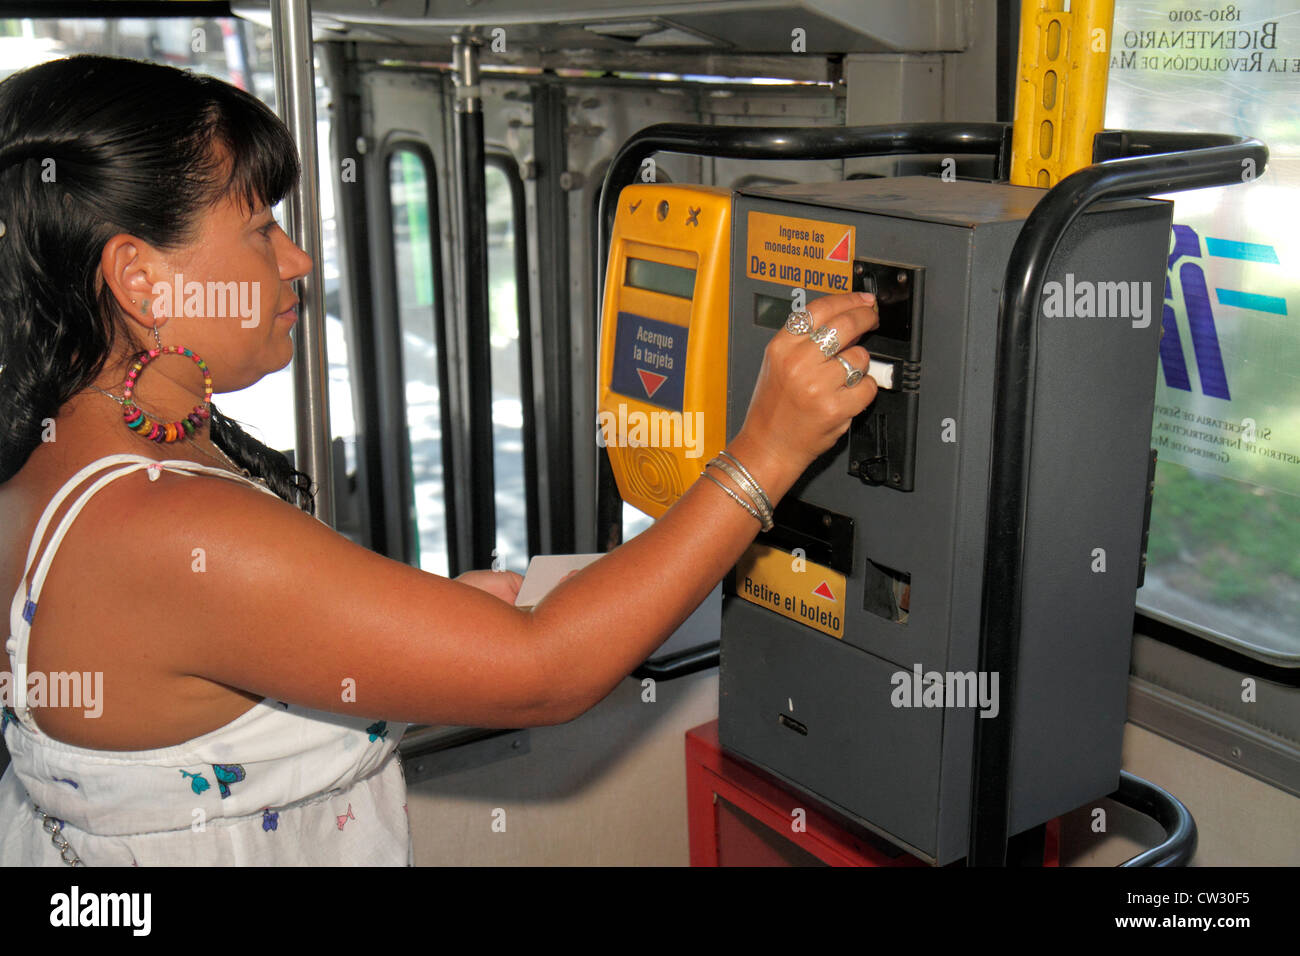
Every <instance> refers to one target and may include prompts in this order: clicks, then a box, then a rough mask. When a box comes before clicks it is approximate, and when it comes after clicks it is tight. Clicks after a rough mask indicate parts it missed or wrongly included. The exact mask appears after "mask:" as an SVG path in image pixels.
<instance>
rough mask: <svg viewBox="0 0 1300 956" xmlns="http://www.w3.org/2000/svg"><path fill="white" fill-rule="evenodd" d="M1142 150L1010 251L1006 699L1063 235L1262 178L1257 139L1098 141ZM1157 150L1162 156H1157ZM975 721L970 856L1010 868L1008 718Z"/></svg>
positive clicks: (1072, 191)
mask: <svg viewBox="0 0 1300 956" xmlns="http://www.w3.org/2000/svg"><path fill="white" fill-rule="evenodd" d="M1121 148H1131V149H1133V150H1135V151H1137V152H1139V153H1140V155H1138V156H1135V157H1130V158H1122V159H1109V160H1106V161H1104V162H1100V163H1094V164H1093V165H1091V166H1085V167H1084V168H1083V169H1080V170H1078V171H1076V172H1074V173H1071V174H1070V175H1069V176H1066V177H1065V178H1064V179H1063V180H1061V181H1060V182H1059V183H1058V184H1057V185H1056V186H1054V187H1052V189H1050V190H1049V191H1048V193H1047V195H1046V196H1044V197H1043V198H1042V200H1040V201H1039V203H1038V205H1036V206H1035V207H1034V209H1033V212H1031V213H1030V214H1029V217H1028V218H1027V219H1026V220H1025V224H1024V226H1023V227H1022V228H1021V230H1020V235H1019V236H1018V237H1017V239H1016V244H1015V246H1014V247H1012V250H1011V257H1010V259H1009V260H1008V262H1007V270H1006V275H1005V277H1004V280H1003V283H1002V294H1001V298H1000V301H999V303H998V346H997V362H996V365H995V379H994V400H993V421H994V422H997V428H996V429H995V430H994V432H993V450H992V460H991V473H990V483H989V494H988V505H989V512H988V522H987V535H986V537H985V542H984V581H983V588H982V595H981V611H980V670H981V672H983V673H996V674H998V675H999V681H1000V686H1001V688H1002V694H1003V695H1004V696H1003V699H1004V700H1012V701H1014V700H1015V699H1016V670H1017V664H1018V657H1019V651H1020V624H1021V621H1020V610H1021V588H1022V584H1023V582H1022V562H1023V558H1024V533H1025V520H1026V507H1027V501H1028V485H1029V439H1030V431H1031V428H1030V423H1031V422H1032V421H1033V417H1034V403H1033V398H1034V375H1035V368H1036V365H1037V361H1038V356H1037V348H1036V346H1037V337H1036V335H1035V332H1036V327H1035V323H1034V315H1035V308H1036V306H1037V304H1038V301H1039V298H1040V297H1041V295H1042V290H1043V282H1044V280H1045V278H1046V276H1047V270H1048V267H1049V266H1050V265H1051V262H1052V256H1053V254H1054V253H1055V252H1056V247H1057V246H1058V245H1059V244H1060V241H1061V239H1062V237H1063V236H1064V235H1065V233H1066V230H1067V229H1069V227H1070V225H1071V224H1072V223H1073V222H1074V220H1075V219H1076V218H1077V217H1078V216H1079V214H1080V213H1082V212H1083V211H1084V210H1085V209H1087V208H1088V207H1089V206H1091V205H1092V204H1093V203H1096V202H1099V201H1101V200H1108V199H1136V198H1141V197H1145V196H1150V195H1152V194H1158V193H1167V192H1178V191H1182V190H1185V189H1199V188H1203V187H1206V186H1226V185H1230V184H1232V183H1237V182H1242V181H1244V180H1246V179H1249V178H1253V177H1255V176H1257V175H1258V174H1260V173H1262V172H1263V171H1264V167H1265V165H1266V164H1267V162H1268V149H1267V147H1265V146H1264V144H1263V143H1261V142H1259V141H1258V140H1254V139H1249V138H1247V137H1239V136H1219V135H1214V134H1204V133H1189V134H1180V133H1152V132H1141V131H1120V132H1112V133H1108V134H1102V139H1101V151H1102V153H1103V154H1106V155H1109V154H1113V153H1114V152H1115V151H1116V150H1118V149H1121ZM1158 150H1164V151H1162V152H1157V151H1158ZM1013 709H1014V708H1011V707H1004V708H1003V709H1002V711H1001V713H999V714H998V716H997V717H995V718H993V719H990V720H978V721H976V722H975V762H974V765H973V766H972V768H971V769H972V774H971V776H972V788H971V826H970V851H969V854H968V857H967V859H968V860H969V861H970V862H971V864H972V865H975V866H981V865H991V866H1002V865H1004V864H1005V862H1006V845H1007V834H1008V826H1009V807H1010V796H1011V794H1010V779H1011V735H1012V711H1013Z"/></svg>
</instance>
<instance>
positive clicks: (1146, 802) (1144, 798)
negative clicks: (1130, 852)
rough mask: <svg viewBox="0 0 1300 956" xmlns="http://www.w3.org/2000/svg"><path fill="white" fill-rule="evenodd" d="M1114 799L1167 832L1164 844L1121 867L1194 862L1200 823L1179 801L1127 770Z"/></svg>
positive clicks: (1122, 771) (1112, 795) (1180, 864)
mask: <svg viewBox="0 0 1300 956" xmlns="http://www.w3.org/2000/svg"><path fill="white" fill-rule="evenodd" d="M1110 796H1111V799H1112V800H1114V801H1115V802H1116V803H1122V804H1123V805H1124V806H1126V807H1130V808H1132V809H1134V810H1137V811H1138V812H1139V813H1143V814H1146V815H1147V816H1149V817H1151V818H1152V819H1154V820H1155V821H1156V822H1158V823H1159V824H1160V825H1161V826H1162V827H1164V829H1165V839H1164V842H1163V843H1160V844H1159V845H1157V846H1153V847H1152V848H1151V849H1149V850H1145V851H1143V852H1142V853H1139V854H1138V855H1137V856H1135V857H1133V858H1132V859H1130V860H1125V861H1124V862H1123V863H1121V864H1120V866H1186V865H1187V864H1188V863H1190V862H1191V859H1192V855H1193V854H1194V853H1196V821H1195V820H1193V819H1192V815H1191V813H1190V812H1188V809H1187V808H1186V807H1185V806H1183V804H1182V802H1181V801H1180V800H1179V799H1178V798H1177V797H1175V796H1174V795H1173V794H1172V793H1170V792H1169V791H1168V790H1165V789H1163V788H1161V787H1157V786H1156V785H1155V784H1154V783H1152V782H1151V781H1150V780H1143V779H1142V778H1141V777H1137V776H1134V775H1133V774H1131V773H1129V772H1128V771H1127V770H1121V771H1120V772H1119V789H1118V790H1116V791H1115V792H1114V793H1112V794H1111V795H1110Z"/></svg>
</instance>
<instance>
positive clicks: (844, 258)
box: [826, 232, 849, 262]
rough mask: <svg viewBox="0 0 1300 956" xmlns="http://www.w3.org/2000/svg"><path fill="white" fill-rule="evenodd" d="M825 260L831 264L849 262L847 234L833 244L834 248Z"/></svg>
mask: <svg viewBox="0 0 1300 956" xmlns="http://www.w3.org/2000/svg"><path fill="white" fill-rule="evenodd" d="M826 258H827V259H829V260H830V261H831V262H848V261H849V233H847V232H846V233H845V234H844V238H843V239H841V240H840V241H839V242H837V243H836V244H835V248H834V249H832V250H831V251H830V252H828V253H827V254H826Z"/></svg>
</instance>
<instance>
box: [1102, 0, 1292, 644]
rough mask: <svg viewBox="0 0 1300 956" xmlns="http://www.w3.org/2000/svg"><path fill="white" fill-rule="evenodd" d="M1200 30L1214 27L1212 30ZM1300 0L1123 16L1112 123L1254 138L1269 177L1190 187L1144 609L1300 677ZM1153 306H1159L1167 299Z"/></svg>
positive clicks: (1164, 375) (1259, 173) (1173, 6)
mask: <svg viewBox="0 0 1300 956" xmlns="http://www.w3.org/2000/svg"><path fill="white" fill-rule="evenodd" d="M1198 18H1199V20H1200V22H1197V20H1198ZM1294 20H1295V0H1245V2H1242V3H1239V4H1235V5H1232V4H1226V5H1225V4H1219V5H1217V6H1215V7H1214V9H1213V10H1211V9H1210V7H1204V8H1196V9H1193V5H1189V4H1188V3H1185V2H1176V0H1154V2H1152V0H1142V2H1138V0H1120V2H1118V3H1117V4H1116V6H1115V26H1114V30H1113V31H1112V36H1113V37H1114V42H1113V44H1112V50H1111V54H1112V55H1111V66H1110V89H1109V92H1108V95H1107V101H1106V125H1107V127H1110V128H1119V129H1142V130H1209V131H1213V132H1222V133H1236V134H1241V135H1248V136H1254V137H1256V138H1258V139H1260V140H1262V141H1263V142H1264V143H1266V144H1267V145H1268V147H1269V151H1270V159H1269V163H1268V169H1267V170H1254V169H1250V168H1243V170H1242V179H1243V180H1245V182H1243V183H1242V184H1240V185H1233V186H1229V187H1224V188H1219V189H1207V190H1197V191H1194V192H1186V193H1176V194H1174V195H1171V196H1169V197H1167V198H1170V199H1172V200H1173V201H1174V224H1175V225H1174V230H1173V234H1172V235H1171V236H1170V245H1169V259H1168V271H1167V273H1166V286H1165V289H1164V303H1163V310H1162V312H1163V314H1161V312H1157V313H1156V315H1155V316H1154V317H1153V318H1155V319H1156V320H1162V321H1163V327H1164V336H1163V338H1162V340H1161V344H1160V373H1159V378H1158V382H1157V392H1156V416H1155V422H1154V431H1153V433H1152V444H1153V446H1154V447H1155V448H1156V450H1157V451H1158V453H1159V456H1160V463H1159V465H1158V466H1157V470H1156V486H1155V497H1154V501H1153V508H1152V514H1151V538H1150V545H1149V551H1148V560H1149V564H1148V570H1147V577H1146V585H1145V586H1144V587H1143V588H1142V589H1141V590H1140V591H1139V592H1138V602H1139V606H1140V607H1141V608H1142V609H1143V610H1145V611H1147V612H1148V613H1150V614H1152V615H1153V616H1155V617H1159V618H1162V619H1165V620H1169V621H1171V622H1173V623H1175V624H1178V625H1179V626H1182V627H1185V628H1187V629H1188V630H1191V631H1194V632H1197V633H1200V634H1202V635H1203V636H1206V637H1208V638H1210V639H1211V640H1216V641H1218V642H1220V643H1223V644H1226V645H1228V646H1231V647H1233V648H1234V649H1236V650H1239V651H1244V652H1246V653H1250V654H1254V655H1255V656H1257V657H1261V658H1264V659H1267V660H1272V661H1273V662H1275V663H1290V664H1293V665H1300V548H1297V547H1296V542H1295V529H1296V528H1297V527H1300V374H1298V373H1297V369H1300V329H1297V326H1296V323H1295V316H1296V312H1297V310H1300V269H1298V268H1297V264H1298V263H1300V235H1297V233H1296V230H1295V227H1294V223H1295V221H1296V217H1297V215H1300V134H1298V132H1297V131H1300V71H1297V70H1296V68H1295V59H1294V58H1295V55H1296V53H1295V51H1294V50H1293V49H1291V48H1292V47H1294V46H1295V41H1294V37H1295V30H1294V29H1293V27H1294ZM1153 298H1155V299H1159V295H1157V296H1154V297H1153Z"/></svg>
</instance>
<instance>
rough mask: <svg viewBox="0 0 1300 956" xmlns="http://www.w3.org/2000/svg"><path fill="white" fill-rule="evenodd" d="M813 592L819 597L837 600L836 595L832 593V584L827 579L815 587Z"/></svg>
mask: <svg viewBox="0 0 1300 956" xmlns="http://www.w3.org/2000/svg"><path fill="white" fill-rule="evenodd" d="M813 594H816V595H818V596H819V597H824V598H826V600H828V601H834V600H835V595H834V594H832V593H831V586H830V585H829V584H827V583H826V582H825V581H823V582H822V583H821V584H819V585H817V587H815V588H813Z"/></svg>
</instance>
